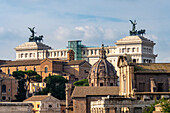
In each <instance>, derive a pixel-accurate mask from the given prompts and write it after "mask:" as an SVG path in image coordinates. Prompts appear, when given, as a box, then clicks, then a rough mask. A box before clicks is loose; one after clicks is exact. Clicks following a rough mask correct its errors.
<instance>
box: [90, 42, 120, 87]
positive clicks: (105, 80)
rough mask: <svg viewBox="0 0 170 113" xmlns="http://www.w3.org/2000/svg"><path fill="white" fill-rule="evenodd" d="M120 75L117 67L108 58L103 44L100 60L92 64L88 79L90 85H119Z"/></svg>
mask: <svg viewBox="0 0 170 113" xmlns="http://www.w3.org/2000/svg"><path fill="white" fill-rule="evenodd" d="M117 79H118V76H117V74H116V70H115V67H114V66H113V65H112V64H111V63H110V62H109V61H108V60H107V59H106V51H105V50H104V45H103V44H102V49H101V50H100V58H99V60H98V61H97V62H96V63H95V64H94V65H93V66H92V68H91V70H90V72H89V76H88V80H89V85H90V86H117Z"/></svg>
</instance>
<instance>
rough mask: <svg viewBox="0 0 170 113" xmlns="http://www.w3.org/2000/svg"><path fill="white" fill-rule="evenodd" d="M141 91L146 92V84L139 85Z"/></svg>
mask: <svg viewBox="0 0 170 113" xmlns="http://www.w3.org/2000/svg"><path fill="white" fill-rule="evenodd" d="M139 91H140V92H144V91H145V83H139Z"/></svg>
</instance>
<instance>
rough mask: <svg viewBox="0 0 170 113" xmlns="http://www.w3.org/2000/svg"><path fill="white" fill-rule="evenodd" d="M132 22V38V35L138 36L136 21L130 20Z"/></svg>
mask: <svg viewBox="0 0 170 113" xmlns="http://www.w3.org/2000/svg"><path fill="white" fill-rule="evenodd" d="M129 21H130V22H131V24H132V25H133V26H132V30H130V36H132V35H137V30H136V24H137V22H136V20H134V22H133V21H132V20H129Z"/></svg>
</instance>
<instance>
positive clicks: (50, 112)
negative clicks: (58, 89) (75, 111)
mask: <svg viewBox="0 0 170 113" xmlns="http://www.w3.org/2000/svg"><path fill="white" fill-rule="evenodd" d="M24 103H32V104H33V106H34V107H33V111H34V112H35V113H60V100H58V99H57V98H54V97H53V96H51V94H48V95H36V96H32V97H30V98H28V99H26V100H24Z"/></svg>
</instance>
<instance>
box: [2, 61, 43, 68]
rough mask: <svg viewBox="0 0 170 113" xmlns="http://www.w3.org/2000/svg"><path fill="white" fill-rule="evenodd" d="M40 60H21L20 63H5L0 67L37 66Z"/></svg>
mask: <svg viewBox="0 0 170 113" xmlns="http://www.w3.org/2000/svg"><path fill="white" fill-rule="evenodd" d="M40 62H41V60H21V61H6V62H5V63H3V64H2V65H0V67H5V66H25V65H39V64H40Z"/></svg>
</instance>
